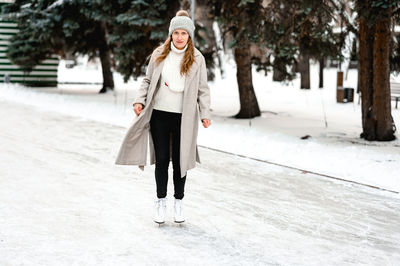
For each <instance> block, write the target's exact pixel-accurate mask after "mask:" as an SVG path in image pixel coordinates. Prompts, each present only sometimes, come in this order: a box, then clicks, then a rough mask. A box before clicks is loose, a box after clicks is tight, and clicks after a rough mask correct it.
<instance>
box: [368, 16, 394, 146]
mask: <svg viewBox="0 0 400 266" xmlns="http://www.w3.org/2000/svg"><path fill="white" fill-rule="evenodd" d="M387 14H388V16H387V17H385V18H379V19H378V20H377V22H376V24H375V42H374V70H373V71H374V80H373V84H374V85H373V86H374V100H373V101H374V103H373V110H374V115H373V116H374V117H376V139H377V140H383V141H385V140H393V139H395V136H394V131H393V121H392V115H391V101H390V81H389V78H390V65H389V45H390V9H387Z"/></svg>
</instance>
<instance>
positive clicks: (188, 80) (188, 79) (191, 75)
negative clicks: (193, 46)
mask: <svg viewBox="0 0 400 266" xmlns="http://www.w3.org/2000/svg"><path fill="white" fill-rule="evenodd" d="M198 69H199V62H198V56H197V55H196V59H195V61H194V63H193V65H192V67H191V68H190V70H189V74H188V75H187V76H186V79H185V90H184V92H183V97H184V98H185V95H186V94H187V89H188V88H190V87H189V86H190V83H191V82H192V80H193V78H194V77H195V76H196V72H197V70H198Z"/></svg>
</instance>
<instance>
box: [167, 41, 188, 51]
mask: <svg viewBox="0 0 400 266" xmlns="http://www.w3.org/2000/svg"><path fill="white" fill-rule="evenodd" d="M187 47H188V45H187V44H186V45H185V47H184V48H183V49H182V50H179V49H178V48H176V47H175V45H174V42H171V50H172V51H174V52H175V53H177V54H181V53H184V52H185V51H186V49H187Z"/></svg>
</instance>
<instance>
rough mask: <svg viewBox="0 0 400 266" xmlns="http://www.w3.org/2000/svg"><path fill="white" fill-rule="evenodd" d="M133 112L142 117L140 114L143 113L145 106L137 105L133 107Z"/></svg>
mask: <svg viewBox="0 0 400 266" xmlns="http://www.w3.org/2000/svg"><path fill="white" fill-rule="evenodd" d="M133 111H135V114H136V115H140V113H141V112H142V111H143V105H142V104H141V103H135V104H134V105H133Z"/></svg>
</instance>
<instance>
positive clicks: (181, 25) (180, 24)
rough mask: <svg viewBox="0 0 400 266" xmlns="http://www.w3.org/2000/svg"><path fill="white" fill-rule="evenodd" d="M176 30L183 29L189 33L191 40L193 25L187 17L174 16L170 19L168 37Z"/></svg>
mask: <svg viewBox="0 0 400 266" xmlns="http://www.w3.org/2000/svg"><path fill="white" fill-rule="evenodd" d="M176 29H184V30H186V31H187V32H188V33H189V36H190V38H192V39H193V35H194V29H195V26H194V23H193V20H191V19H190V18H189V17H187V16H175V17H173V18H172V19H171V22H170V24H169V32H168V35H169V36H171V35H172V33H173V32H174V30H176Z"/></svg>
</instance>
